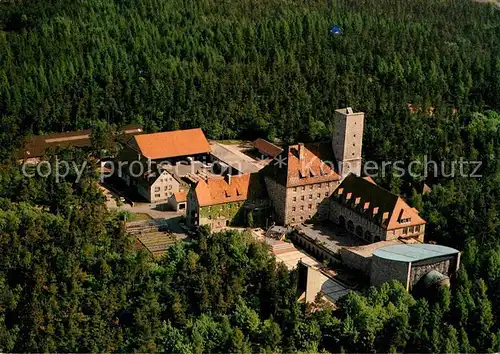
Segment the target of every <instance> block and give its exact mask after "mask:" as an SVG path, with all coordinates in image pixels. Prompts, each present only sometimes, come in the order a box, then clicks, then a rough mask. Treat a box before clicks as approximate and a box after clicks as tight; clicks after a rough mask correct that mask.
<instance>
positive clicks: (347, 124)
mask: <svg viewBox="0 0 500 354" xmlns="http://www.w3.org/2000/svg"><path fill="white" fill-rule="evenodd" d="M364 121H365V114H364V113H363V112H357V113H354V112H353V110H352V108H351V107H347V108H341V109H337V110H336V111H335V118H334V124H335V128H334V129H335V130H334V132H333V136H332V148H333V153H334V154H335V159H336V160H337V167H338V173H339V175H340V176H341V178H342V179H344V178H345V177H346V176H347V175H348V174H349V173H350V172H352V173H354V174H355V175H357V176H360V175H361V148H362V146H363V126H364Z"/></svg>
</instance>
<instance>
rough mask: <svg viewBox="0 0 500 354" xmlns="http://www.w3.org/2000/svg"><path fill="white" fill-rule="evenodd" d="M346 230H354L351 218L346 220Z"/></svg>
mask: <svg viewBox="0 0 500 354" xmlns="http://www.w3.org/2000/svg"><path fill="white" fill-rule="evenodd" d="M347 230H348V231H349V232H354V223H353V222H352V221H351V220H349V221H348V222H347Z"/></svg>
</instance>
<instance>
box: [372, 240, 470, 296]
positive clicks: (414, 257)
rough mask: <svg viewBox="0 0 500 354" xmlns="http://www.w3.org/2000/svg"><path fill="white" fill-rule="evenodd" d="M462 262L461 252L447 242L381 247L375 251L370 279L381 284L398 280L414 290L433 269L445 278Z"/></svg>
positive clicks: (454, 271)
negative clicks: (443, 243)
mask: <svg viewBox="0 0 500 354" xmlns="http://www.w3.org/2000/svg"><path fill="white" fill-rule="evenodd" d="M459 264H460V252H459V251H458V250H456V249H454V248H450V247H446V246H440V245H432V244H400V245H391V246H386V247H381V248H378V249H376V250H375V251H374V252H373V256H372V260H371V274H370V282H371V284H372V285H380V284H382V283H384V282H386V281H389V280H399V281H400V282H402V283H403V284H404V285H405V287H406V289H407V290H408V291H411V290H412V289H413V288H414V287H415V286H416V285H417V284H418V283H419V281H420V280H421V279H423V278H424V279H425V276H426V275H427V274H428V273H430V272H432V273H431V274H433V275H436V272H437V273H440V274H441V275H442V276H443V277H439V278H442V279H444V278H451V277H453V276H454V275H455V273H456V271H457V270H458V267H459ZM440 284H443V282H442V281H441V282H440Z"/></svg>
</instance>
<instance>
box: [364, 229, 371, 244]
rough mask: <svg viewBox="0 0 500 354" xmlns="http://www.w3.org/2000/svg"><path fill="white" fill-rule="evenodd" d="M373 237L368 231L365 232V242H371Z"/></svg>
mask: <svg viewBox="0 0 500 354" xmlns="http://www.w3.org/2000/svg"><path fill="white" fill-rule="evenodd" d="M372 239H373V236H372V233H371V232H370V231H366V232H365V240H367V241H370V242H372Z"/></svg>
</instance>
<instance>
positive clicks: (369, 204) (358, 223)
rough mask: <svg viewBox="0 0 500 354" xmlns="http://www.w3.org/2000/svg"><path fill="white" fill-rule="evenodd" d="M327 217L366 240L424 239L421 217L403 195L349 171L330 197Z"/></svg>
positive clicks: (423, 222)
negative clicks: (328, 215)
mask: <svg viewBox="0 0 500 354" xmlns="http://www.w3.org/2000/svg"><path fill="white" fill-rule="evenodd" d="M329 204H330V220H331V221H333V222H335V223H337V224H339V225H340V226H341V227H345V228H346V229H347V230H348V231H349V232H350V233H352V234H355V235H356V236H357V237H359V238H362V239H363V240H365V241H367V242H370V243H371V242H379V241H389V240H395V239H399V238H413V239H416V240H418V241H420V242H423V241H424V233H425V224H426V222H425V220H423V219H422V218H421V217H420V216H419V214H418V211H417V210H416V209H415V208H412V207H410V206H409V205H408V204H406V202H405V201H404V199H403V198H401V197H400V196H398V195H395V194H393V193H391V192H389V191H388V190H386V189H384V188H382V187H380V186H378V185H377V184H376V183H375V182H374V181H373V180H372V179H371V178H362V177H358V176H356V175H355V174H352V173H351V174H349V175H348V176H347V177H346V178H345V179H344V180H343V181H342V183H341V184H340V185H339V187H338V188H337V189H336V190H335V191H334V192H333V194H332V196H331V198H330V203H329Z"/></svg>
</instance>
